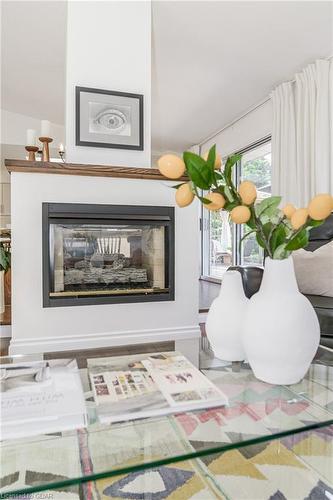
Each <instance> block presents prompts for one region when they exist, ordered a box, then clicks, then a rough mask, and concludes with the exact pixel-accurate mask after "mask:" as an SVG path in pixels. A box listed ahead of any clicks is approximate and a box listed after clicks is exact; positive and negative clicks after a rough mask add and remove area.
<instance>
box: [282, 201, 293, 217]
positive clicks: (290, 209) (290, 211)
mask: <svg viewBox="0 0 333 500" xmlns="http://www.w3.org/2000/svg"><path fill="white" fill-rule="evenodd" d="M282 212H283V213H284V215H285V216H286V217H287V218H288V219H291V216H292V215H293V214H294V213H295V212H296V208H295V207H294V205H293V204H292V203H287V205H286V206H285V207H283V209H282Z"/></svg>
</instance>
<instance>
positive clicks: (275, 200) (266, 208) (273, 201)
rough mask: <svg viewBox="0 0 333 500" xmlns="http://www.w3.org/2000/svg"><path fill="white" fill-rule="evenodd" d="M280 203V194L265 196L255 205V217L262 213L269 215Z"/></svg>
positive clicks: (273, 212)
mask: <svg viewBox="0 0 333 500" xmlns="http://www.w3.org/2000/svg"><path fill="white" fill-rule="evenodd" d="M280 203H281V196H270V197H269V198H265V199H264V200H262V201H261V202H260V203H258V204H257V205H255V211H256V214H257V217H261V216H262V215H263V214H265V215H266V216H268V217H270V216H271V215H273V214H275V212H276V211H277V209H278V206H279V205H280Z"/></svg>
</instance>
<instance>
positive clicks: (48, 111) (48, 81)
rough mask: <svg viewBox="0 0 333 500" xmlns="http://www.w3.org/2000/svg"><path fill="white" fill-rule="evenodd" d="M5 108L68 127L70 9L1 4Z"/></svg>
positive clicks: (28, 3)
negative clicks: (68, 35) (67, 25)
mask: <svg viewBox="0 0 333 500" xmlns="http://www.w3.org/2000/svg"><path fill="white" fill-rule="evenodd" d="M1 11H2V12H1V14H2V15H1V105H2V108H4V109H6V110H7V111H12V112H14V113H20V114H23V115H27V116H32V117H34V118H39V119H43V118H46V119H48V120H50V121H52V122H53V123H57V124H60V125H63V124H64V121H65V60H66V18H67V3H66V2H61V1H59V2H57V1H36V2H31V1H21V2H18V1H2V2H1Z"/></svg>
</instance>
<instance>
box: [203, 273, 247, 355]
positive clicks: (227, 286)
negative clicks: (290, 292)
mask: <svg viewBox="0 0 333 500" xmlns="http://www.w3.org/2000/svg"><path fill="white" fill-rule="evenodd" d="M248 302H249V299H248V298H246V296H245V293H244V289H243V282H242V277H241V274H240V273H239V272H238V271H227V272H226V273H225V274H224V275H223V278H222V283H221V289H220V293H219V295H218V297H217V298H216V299H215V300H214V301H213V303H212V305H211V307H210V309H209V313H208V316H207V321H206V333H207V337H208V340H209V342H210V345H211V346H212V349H213V351H214V354H215V356H216V357H218V358H220V359H223V360H225V361H243V360H244V359H245V352H244V348H243V344H242V340H241V333H242V322H243V317H244V314H245V310H246V307H247V304H248Z"/></svg>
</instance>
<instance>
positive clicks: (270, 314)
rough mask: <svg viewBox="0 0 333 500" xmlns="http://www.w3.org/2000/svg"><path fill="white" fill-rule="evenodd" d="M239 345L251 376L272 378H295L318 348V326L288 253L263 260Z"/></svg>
mask: <svg viewBox="0 0 333 500" xmlns="http://www.w3.org/2000/svg"><path fill="white" fill-rule="evenodd" d="M242 338H243V345H244V348H245V352H246V356H247V360H248V361H249V363H250V366H251V368H252V370H253V372H254V374H255V376H256V377H257V378H258V379H260V380H263V381H264V382H268V383H271V384H295V383H297V382H299V381H300V380H301V379H302V378H303V377H304V375H305V374H306V372H307V370H308V368H309V366H310V363H311V361H312V359H313V357H314V355H315V353H316V351H317V348H318V345H319V340H320V328H319V322H318V318H317V315H316V313H315V310H314V309H313V307H312V305H311V303H310V302H309V300H308V299H307V298H306V297H305V296H304V295H302V294H301V293H300V292H299V290H298V287H297V282H296V277H295V272H294V264H293V260H292V257H289V258H288V259H285V260H272V259H270V258H267V259H266V261H265V270H264V276H263V280H262V283H261V287H260V290H259V292H258V293H256V294H255V295H253V296H252V297H251V299H250V302H249V305H248V308H247V314H246V317H245V321H244V327H243V333H242Z"/></svg>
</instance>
